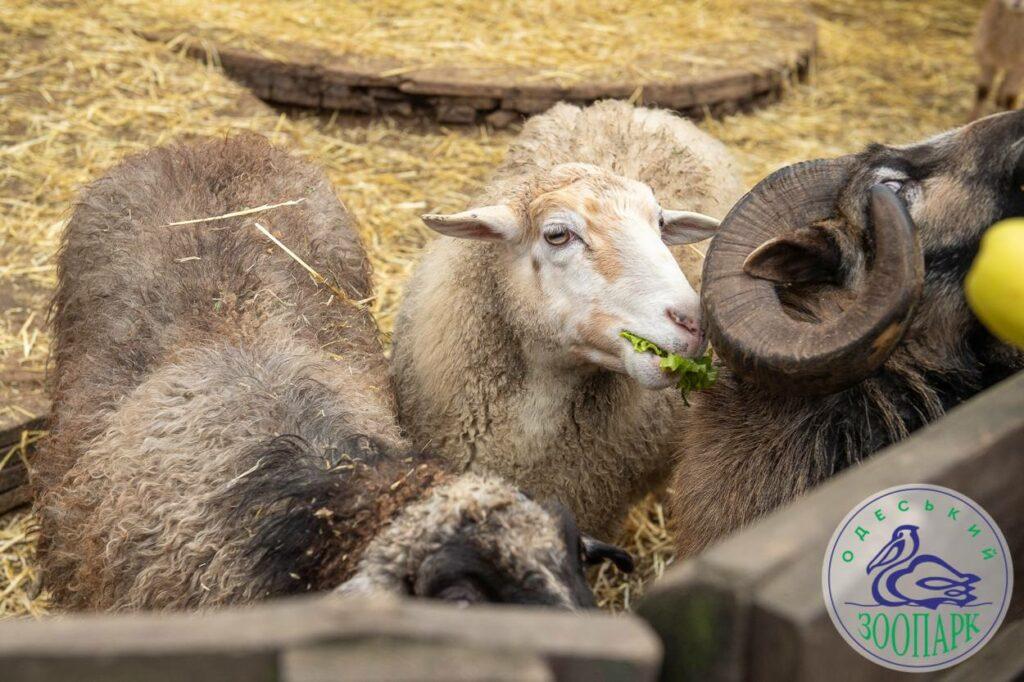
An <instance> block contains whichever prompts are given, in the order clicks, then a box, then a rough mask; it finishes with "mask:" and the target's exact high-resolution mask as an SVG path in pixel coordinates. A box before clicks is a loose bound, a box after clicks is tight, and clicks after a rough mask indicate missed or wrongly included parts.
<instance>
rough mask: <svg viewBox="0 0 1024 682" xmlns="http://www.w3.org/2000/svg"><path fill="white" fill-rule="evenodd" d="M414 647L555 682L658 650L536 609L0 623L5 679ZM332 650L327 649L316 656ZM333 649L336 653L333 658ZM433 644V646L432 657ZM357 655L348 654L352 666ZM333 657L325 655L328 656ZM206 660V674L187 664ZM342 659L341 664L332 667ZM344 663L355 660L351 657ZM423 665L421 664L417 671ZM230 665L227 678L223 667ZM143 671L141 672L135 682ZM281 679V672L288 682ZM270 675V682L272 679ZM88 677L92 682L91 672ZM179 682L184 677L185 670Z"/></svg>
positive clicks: (287, 670) (250, 667) (329, 606)
mask: <svg viewBox="0 0 1024 682" xmlns="http://www.w3.org/2000/svg"><path fill="white" fill-rule="evenodd" d="M368 641H371V642H385V643H389V644H388V646H391V645H392V644H394V645H395V646H398V644H402V645H403V646H404V645H406V644H410V643H419V644H422V645H424V646H423V647H421V648H420V649H419V650H418V654H417V655H421V656H426V657H428V658H429V660H430V661H431V662H430V665H432V666H435V667H436V666H439V665H443V663H444V660H445V656H446V652H447V651H449V650H452V649H458V650H469V651H472V652H482V654H486V655H488V656H490V657H492V658H493V657H499V658H500V655H502V654H509V655H513V656H516V657H518V659H517V660H521V661H526V660H528V659H529V658H530V657H533V658H535V659H536V660H539V661H542V662H543V664H544V666H546V668H547V669H549V670H550V671H552V673H553V674H554V675H555V676H556V677H557V678H558V679H579V680H583V679H606V680H639V681H641V682H642V681H643V680H653V679H655V678H656V676H657V672H658V665H659V661H660V657H661V647H660V644H659V643H658V640H657V638H656V637H655V636H654V634H653V633H652V632H651V631H650V629H649V628H648V627H647V626H646V624H644V623H643V621H641V620H639V619H637V618H633V617H630V616H610V615H607V614H600V613H592V614H591V613H588V614H586V615H581V614H578V613H569V612H564V611H553V610H548V609H538V608H516V607H478V608H472V609H462V608H458V607H455V606H450V605H445V604H440V603H430V602H424V601H413V600H398V599H375V600H368V599H361V600H360V599H341V598H338V597H333V596H330V595H328V596H319V597H296V598H293V599H286V600H280V601H277V602H271V603H266V604H261V605H258V606H253V607H248V608H237V609H227V610H223V611H219V612H212V613H201V614H196V613H137V614H126V615H116V614H85V615H72V616H67V617H64V618H61V619H59V620H58V619H53V620H44V621H39V622H30V621H29V622H27V621H4V622H0V670H3V671H4V680H5V681H7V680H10V681H11V682H13V681H15V680H23V679H37V680H50V679H54V680H56V679H63V678H61V677H60V676H61V675H62V674H64V673H66V672H67V671H69V670H77V668H76V667H75V666H76V665H78V664H80V665H81V666H82V669H83V670H88V671H96V670H102V671H104V672H106V673H107V674H108V675H109V676H110V677H109V679H130V678H131V675H133V674H134V675H137V677H136V679H138V678H141V677H146V679H149V677H148V675H149V670H150V665H152V666H153V670H154V673H159V674H165V673H166V674H167V675H168V676H167V677H166V679H172V678H173V676H172V675H170V673H173V672H174V671H185V670H186V669H187V672H188V676H187V679H189V680H195V681H203V680H236V679H289V678H288V677H287V675H293V676H294V678H300V679H301V678H302V676H303V675H307V674H310V675H311V674H312V673H311V672H310V668H309V665H310V661H311V660H313V659H317V658H319V659H320V660H326V659H329V658H331V657H333V656H335V655H337V656H340V657H341V658H344V650H345V649H346V648H348V647H350V646H356V645H360V646H362V645H365V643H366V642H368ZM325 645H330V647H329V649H321V648H319V647H322V646H325ZM335 647H342V649H341V653H338V650H336V649H335ZM435 647H436V648H435ZM359 651H360V650H358V649H353V650H352V652H351V653H352V657H355V658H358V656H359V655H360V654H359ZM332 652H333V653H332ZM195 660H201V661H205V662H206V664H207V665H208V666H209V668H208V669H204V668H203V667H202V666H194V665H192V663H191V662H192V661H195ZM339 660H340V659H339ZM350 660H354V659H353V658H351V657H350ZM424 665H427V664H426V663H424ZM232 666H234V669H233V668H232ZM142 673H145V674H142ZM286 674H287V675H286ZM270 675H273V676H272V677H271V676H270ZM91 679H99V678H98V677H97V676H96V675H93V676H92V677H91ZM179 679H186V677H185V676H184V672H182V676H181V677H180V678H179Z"/></svg>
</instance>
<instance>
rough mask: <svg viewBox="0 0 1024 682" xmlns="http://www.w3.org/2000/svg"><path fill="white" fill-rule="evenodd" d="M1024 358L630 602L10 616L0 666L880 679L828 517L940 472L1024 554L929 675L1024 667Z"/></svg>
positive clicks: (156, 675)
mask: <svg viewBox="0 0 1024 682" xmlns="http://www.w3.org/2000/svg"><path fill="white" fill-rule="evenodd" d="M1021 481H1024V373H1022V374H1019V375H1017V376H1016V377H1013V378H1011V379H1009V380H1007V381H1005V382H1003V383H1002V384H1000V385H998V386H996V387H994V388H992V389H990V390H989V391H987V392H985V393H984V394H982V395H980V396H978V397H976V398H974V399H973V400H971V401H969V402H967V403H966V404H964V405H962V406H960V407H959V408H957V409H955V410H953V411H952V412H950V414H949V415H948V416H946V417H945V418H943V419H941V420H939V421H938V422H936V423H934V424H932V425H931V426H929V427H926V428H925V429H922V430H921V431H920V432H919V433H918V434H916V435H915V436H914V437H913V438H910V439H909V440H907V441H905V442H903V443H901V444H899V445H896V446H893V447H891V448H889V449H888V450H886V451H884V452H882V453H879V454H878V455H876V456H875V457H873V458H872V459H871V460H869V461H868V462H867V463H866V464H865V465H863V466H859V467H856V468H854V469H852V470H849V471H847V472H845V473H843V474H842V475H840V476H837V477H836V478H834V479H833V480H831V481H829V482H828V483H826V484H824V485H822V486H820V487H819V488H817V489H816V490H815V491H813V492H812V493H810V494H809V495H807V496H805V497H803V498H802V499H800V500H798V501H797V502H795V503H794V504H792V505H790V506H788V507H786V508H784V509H781V510H779V511H778V512H777V513H775V514H773V515H772V516H770V517H768V518H766V519H764V520H763V521H761V522H760V523H758V524H756V525H754V526H752V527H750V528H748V529H746V530H743V531H741V532H739V533H736V534H734V535H733V536H731V537H729V538H727V539H726V540H725V541H724V542H721V543H719V544H718V545H716V546H714V547H712V548H711V549H709V550H708V551H707V552H705V553H704V554H702V555H701V556H699V557H697V558H695V559H693V560H691V561H687V562H684V563H682V564H681V565H679V566H676V567H674V568H673V569H671V570H670V571H669V572H668V573H667V574H666V576H665V578H664V579H663V580H661V581H660V582H659V583H657V584H656V585H655V586H654V587H653V588H652V589H651V590H650V592H649V594H648V595H647V596H646V597H645V598H644V600H643V601H642V602H641V604H640V606H639V608H638V612H637V614H636V615H629V616H609V615H602V614H587V615H574V614H567V613H558V612H551V611H546V610H542V609H524V608H508V607H506V608H480V609H459V608H456V607H450V606H445V605H439V604H431V603H422V602H419V603H416V602H412V601H400V600H385V601H363V600H353V601H344V600H341V599H336V598H333V597H331V596H321V597H304V598H294V599H289V600H282V601H279V602H276V603H268V604H264V605H260V606H256V607H251V608H240V609H229V610H225V611H221V612H217V613H209V614H203V615H198V614H184V613H179V614H134V615H106V614H101V615H73V616H68V617H61V618H54V619H48V620H43V621H41V622H25V621H6V622H0V671H2V678H3V679H4V680H7V681H10V682H14V681H16V680H39V681H43V682H47V681H49V680H54V681H56V680H65V679H71V678H74V679H77V680H136V679H142V678H145V679H147V680H179V679H188V680H194V681H196V682H199V681H203V680H211V681H212V680H287V681H292V680H329V679H340V678H345V679H365V680H385V679H386V680H395V679H406V680H415V679H446V680H462V679H481V678H485V679H495V680H501V679H516V680H550V679H559V680H653V679H659V678H660V679H662V680H737V681H738V680H818V679H823V678H825V677H826V676H827V677H828V679H831V680H868V679H870V680H880V679H890V678H895V677H896V676H897V675H900V673H896V672H893V671H890V670H887V669H885V668H881V667H878V666H875V665H874V664H873V663H871V662H869V661H867V660H866V659H864V658H861V657H860V656H859V655H858V654H857V653H855V652H854V651H853V649H851V648H850V647H849V646H848V645H847V644H846V643H845V642H844V641H843V640H842V639H841V638H840V636H839V635H838V634H837V632H836V630H835V628H834V627H833V626H832V624H831V622H830V621H829V617H828V614H827V612H826V610H825V604H824V601H823V599H822V596H821V587H820V585H821V583H820V575H821V562H822V558H823V553H824V548H825V546H826V544H827V540H828V538H829V537H830V536H831V534H832V532H833V530H834V529H835V526H836V524H837V523H838V522H839V521H840V520H841V519H842V518H843V517H844V516H845V514H846V512H847V511H848V510H849V509H850V508H851V507H853V505H854V504H856V503H857V502H858V501H860V500H862V499H864V498H865V497H867V496H868V495H870V494H871V493H874V492H877V491H879V490H882V489H884V488H888V487H891V486H894V485H900V484H906V483H934V484H938V485H943V486H947V487H951V488H954V489H956V490H958V491H960V492H962V493H964V494H965V495H968V496H969V497H972V498H973V499H975V500H976V501H977V502H979V503H980V504H981V505H982V506H983V507H985V508H986V509H987V510H988V511H989V513H990V514H991V515H992V517H993V518H994V519H995V520H996V521H997V523H998V524H999V525H1000V526H1001V528H1002V530H1003V533H1004V534H1005V535H1006V539H1007V541H1008V543H1009V546H1010V549H1011V553H1012V554H1013V559H1014V563H1015V565H1016V580H1015V584H1016V586H1015V591H1014V595H1013V599H1012V601H1011V606H1010V611H1009V614H1008V616H1007V618H1006V621H1005V622H1004V623H1003V626H1002V628H1001V630H1000V632H999V633H998V634H997V635H996V637H995V638H994V639H993V640H992V641H991V642H989V644H988V645H987V646H986V647H985V648H984V649H983V650H982V651H981V652H980V653H978V654H977V655H975V656H974V657H972V658H970V659H968V660H967V661H965V662H964V663H962V664H960V665H959V666H956V667H954V668H951V669H949V670H946V671H942V672H941V673H938V674H926V675H923V676H922V679H949V680H973V679H985V680H1010V679H1014V678H1016V677H1018V676H1019V675H1022V674H1024V597H1022V589H1024V579H1022V570H1021V569H1022V568H1024V513H1022V512H1024V486H1022V485H1021Z"/></svg>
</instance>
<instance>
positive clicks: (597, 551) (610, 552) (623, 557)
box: [580, 535, 635, 573]
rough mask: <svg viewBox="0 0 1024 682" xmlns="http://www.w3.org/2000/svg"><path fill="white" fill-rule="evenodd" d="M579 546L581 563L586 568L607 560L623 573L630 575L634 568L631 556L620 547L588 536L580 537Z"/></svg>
mask: <svg viewBox="0 0 1024 682" xmlns="http://www.w3.org/2000/svg"><path fill="white" fill-rule="evenodd" d="M580 544H581V545H582V546H583V563H585V564H586V565H587V566H596V565H597V564H600V563H602V562H604V561H606V560H607V561H611V562H612V563H613V564H615V568H617V569H619V570H620V571H622V572H623V573H632V572H633V569H634V568H635V564H634V562H633V556H632V555H631V554H630V553H629V552H627V551H626V550H624V549H622V548H621V547H616V546H615V545H609V544H608V543H606V542H601V541H600V540H595V539H594V538H592V537H590V536H589V535H584V536H583V537H581V538H580Z"/></svg>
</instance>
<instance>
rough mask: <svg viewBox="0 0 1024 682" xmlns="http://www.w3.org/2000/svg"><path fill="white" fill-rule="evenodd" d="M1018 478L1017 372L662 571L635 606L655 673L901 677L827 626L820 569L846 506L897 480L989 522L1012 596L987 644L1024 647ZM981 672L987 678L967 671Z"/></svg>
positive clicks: (1005, 667) (1011, 666)
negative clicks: (1010, 564) (661, 655)
mask: <svg viewBox="0 0 1024 682" xmlns="http://www.w3.org/2000/svg"><path fill="white" fill-rule="evenodd" d="M1021 481H1024V373H1020V374H1018V375H1017V376H1015V377H1012V378H1010V379H1008V380H1007V381H1004V382H1003V383H1002V384H1000V385H998V386H996V387H993V388H992V389H989V390H988V391H986V392H985V393H983V394H981V395H979V396H977V397H975V398H974V399H973V400H970V401H968V402H967V403H965V404H964V405H961V406H960V407H958V408H957V409H955V410H953V411H952V412H950V414H949V415H947V416H946V417H944V418H943V419H941V420H939V421H937V422H935V423H934V424H932V425H930V426H928V427H926V428H924V429H922V430H921V431H920V432H919V433H917V434H916V435H915V436H913V437H912V438H910V439H908V440H907V441H905V442H903V443H900V444H898V445H895V446H893V447H891V448H888V449H887V450H885V451H883V452H880V453H878V454H877V455H875V456H874V457H872V458H871V459H870V460H868V461H867V462H866V463H865V464H863V465H862V466H859V467H855V468H853V469H851V470H849V471H847V472H845V473H843V474H841V475H839V476H837V477H836V478H834V479H832V480H831V481H829V482H827V483H825V484H824V485H822V486H820V487H818V488H817V489H815V490H814V491H813V492H811V493H810V494H808V495H806V496H805V497H803V498H801V499H799V500H797V501H796V502H795V503H793V504H791V505H789V506H787V507H785V508H783V509H781V510H779V511H778V512H776V513H774V514H772V515H771V516H769V517H767V518H765V519H764V520H762V521H761V522H759V523H757V524H754V525H753V526H751V527H749V528H747V529H746V530H743V531H740V532H738V533H735V534H733V535H732V536H730V537H729V538H727V539H726V540H724V541H723V542H721V543H719V544H718V545H715V546H713V547H712V548H710V549H709V550H707V551H706V552H704V553H703V554H701V555H700V556H698V557H696V558H694V559H693V560H691V561H686V562H683V563H682V564H680V565H679V566H676V567H674V568H673V569H671V570H670V571H669V572H668V573H667V574H666V575H665V577H664V579H663V580H661V581H660V582H659V583H657V584H655V585H654V586H653V588H652V590H651V591H650V593H649V594H648V595H647V596H646V597H645V599H644V600H643V601H642V602H641V604H640V606H639V609H638V612H639V614H640V615H641V616H642V617H644V618H646V619H648V621H649V622H650V623H651V624H652V625H653V626H654V628H655V630H657V631H658V633H659V635H661V637H662V640H663V642H664V645H665V651H666V659H665V667H664V670H663V675H662V679H663V680H692V679H716V680H747V679H756V680H787V681H788V680H795V681H799V680H820V679H825V678H827V679H830V680H884V679H895V678H896V677H900V678H901V679H902V676H905V674H903V673H897V672H895V671H889V670H887V669H885V668H881V667H879V666H877V665H875V664H874V663H872V662H870V661H868V660H867V659H865V658H862V657H861V656H860V655H858V654H857V653H856V652H854V650H853V649H852V648H850V647H849V646H848V645H847V643H846V642H845V641H844V640H843V639H842V638H841V637H840V636H839V634H838V633H837V632H836V630H835V627H834V626H833V625H832V622H831V620H830V618H829V615H828V612H827V610H826V607H825V602H824V599H823V598H822V594H821V570H822V569H821V566H822V560H823V557H824V552H825V548H826V546H827V544H828V540H829V538H830V537H831V536H832V533H833V532H834V530H835V528H836V525H837V524H838V523H839V521H840V520H841V519H842V518H843V517H844V516H845V515H846V513H847V512H848V511H849V510H850V509H851V508H852V507H853V506H854V505H855V504H856V503H858V502H860V501H861V500H863V499H864V498H865V497H867V496H868V495H871V494H873V493H876V492H878V491H880V490H883V489H886V488H890V487H893V486H896V485H903V484H907V483H933V484H937V485H941V486H945V487H949V488H953V489H955V490H957V491H959V492H961V493H963V494H965V495H967V496H968V497H970V498H973V499H974V500H976V501H977V502H978V503H980V504H981V506H982V507H984V508H985V509H986V510H987V511H988V512H989V514H991V516H992V517H993V518H994V519H995V521H996V523H998V524H999V526H1000V528H1001V529H1002V531H1003V534H1004V535H1005V536H1006V540H1007V543H1008V544H1009V547H1010V552H1011V554H1012V555H1013V561H1014V566H1015V575H1014V593H1013V597H1012V600H1011V602H1010V609H1009V613H1008V615H1007V617H1006V620H1005V622H1004V623H1003V626H1002V631H1001V632H1000V633H999V634H998V635H997V638H996V639H994V640H993V641H992V642H991V643H990V644H989V645H988V646H989V647H993V649H994V650H999V649H998V648H997V647H1002V650H1003V651H1005V652H1019V651H1021V650H1024V629H1022V627H1021V625H1020V622H1021V619H1022V618H1024V513H1022V511H1024V486H1022V485H1021ZM986 650H987V649H986ZM986 650H983V651H982V653H984V652H985V651H986ZM983 669H984V670H986V671H987V673H986V675H985V676H979V674H972V671H976V670H977V671H981V670H983ZM996 671H998V674H996ZM950 672H951V673H952V672H955V674H956V675H959V676H961V677H962V676H964V675H966V676H967V677H968V678H971V679H1014V678H1015V676H1017V675H1022V674H1024V659H1022V657H1021V656H1020V655H1019V653H1018V654H1014V655H1012V656H1011V655H1005V656H1002V657H999V658H995V659H993V657H992V656H991V655H990V656H987V657H982V655H981V653H979V654H978V655H977V656H975V657H974V658H971V659H968V660H967V661H965V662H964V663H962V664H960V665H959V666H957V667H955V668H953V669H952V671H950ZM929 677H934V675H931V674H924V675H921V676H920V679H928V678H929Z"/></svg>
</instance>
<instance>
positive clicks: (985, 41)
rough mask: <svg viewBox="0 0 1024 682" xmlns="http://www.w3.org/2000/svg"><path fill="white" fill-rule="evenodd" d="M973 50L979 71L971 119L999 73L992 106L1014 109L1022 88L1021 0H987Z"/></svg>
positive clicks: (1023, 22) (1023, 17) (979, 110)
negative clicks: (1000, 81) (999, 78)
mask: <svg viewBox="0 0 1024 682" xmlns="http://www.w3.org/2000/svg"><path fill="white" fill-rule="evenodd" d="M974 54H975V57H976V58H977V60H978V65H979V66H980V67H981V72H980V73H979V74H978V81H977V83H978V89H977V95H976V98H975V103H974V111H973V112H972V113H971V119H972V120H973V119H975V118H978V117H979V116H980V115H981V114H982V109H983V108H984V106H985V102H986V100H988V97H989V94H990V93H992V91H993V90H995V88H996V78H997V77H998V76H999V74H1000V73H1002V74H1003V80H1002V83H1001V84H1000V85H999V89H998V91H997V92H996V95H995V103H996V106H997V107H998V108H999V109H1002V110H1011V109H1016V108H1017V104H1018V98H1019V97H1020V94H1021V91H1022V90H1024V0H989V2H988V4H987V5H986V6H985V10H984V11H983V12H982V15H981V20H980V21H979V22H978V28H977V30H976V32H975V38H974Z"/></svg>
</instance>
